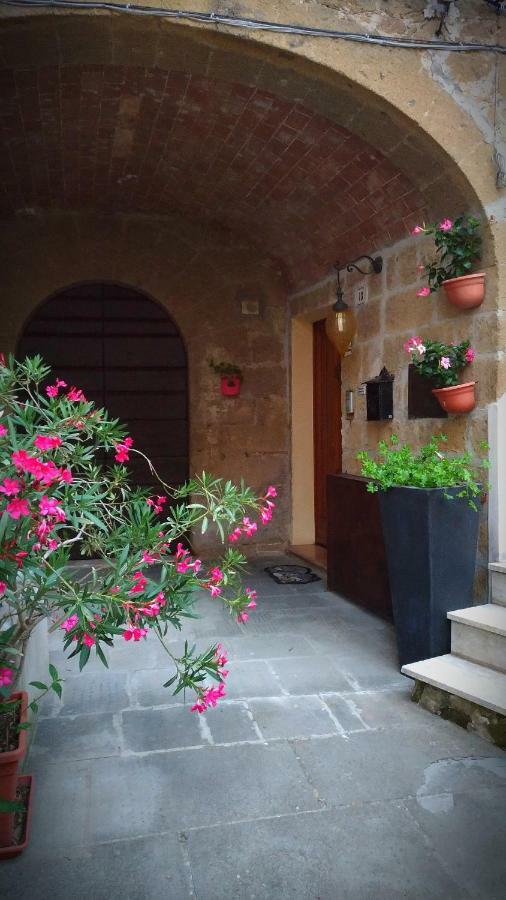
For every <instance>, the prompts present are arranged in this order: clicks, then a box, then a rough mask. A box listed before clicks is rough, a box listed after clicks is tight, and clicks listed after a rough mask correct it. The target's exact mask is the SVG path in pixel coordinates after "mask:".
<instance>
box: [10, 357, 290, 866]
mask: <svg viewBox="0 0 506 900" xmlns="http://www.w3.org/2000/svg"><path fill="white" fill-rule="evenodd" d="M49 376H50V369H49V367H48V366H46V365H45V364H44V363H43V361H42V360H41V359H40V357H34V358H33V359H26V360H24V362H22V363H21V362H16V360H14V359H13V358H12V357H10V358H9V359H8V360H7V362H5V361H4V362H3V363H1V362H0V467H1V472H2V474H1V476H0V801H1V802H0V858H2V857H4V856H7V855H13V854H14V853H19V852H20V850H21V849H23V841H22V840H21V842H18V843H16V841H12V838H13V825H14V822H13V817H14V816H15V815H16V812H15V809H14V807H13V804H14V806H15V805H16V804H17V802H18V800H17V798H16V793H18V797H19V791H21V793H22V792H23V790H24V791H25V793H26V791H27V790H28V791H29V786H28V785H25V783H24V782H23V780H22V778H21V779H20V778H19V777H18V775H17V767H18V764H19V762H20V760H21V758H22V756H23V753H24V749H25V745H26V740H25V737H24V731H23V729H24V727H25V725H26V724H27V723H26V722H25V717H26V705H27V701H26V695H24V694H22V693H21V692H19V691H16V678H17V675H18V673H19V671H20V668H21V662H22V657H23V650H24V645H25V641H26V640H27V638H28V637H29V635H30V633H31V632H32V631H33V629H34V628H35V627H36V626H37V624H38V623H39V622H40V621H42V620H44V619H46V620H49V622H50V625H51V630H53V631H56V632H57V633H58V634H60V636H61V639H62V643H63V650H64V651H66V652H67V654H68V658H69V659H71V658H74V659H75V661H76V662H77V663H78V665H79V669H83V668H84V667H85V666H86V665H87V663H88V661H89V659H90V657H92V656H94V657H96V659H97V660H99V661H100V662H101V663H102V664H103V665H105V666H107V664H108V663H107V654H108V653H109V652H110V651H112V648H113V647H114V644H115V643H116V642H118V641H119V642H120V643H121V644H123V641H125V642H126V643H127V644H128V646H129V647H130V648H131V652H132V654H133V655H134V657H135V652H136V647H137V646H138V645H139V642H142V641H144V640H148V639H151V641H155V642H158V643H159V644H160V646H161V648H162V649H163V651H164V652H165V653H166V661H167V674H166V679H167V680H166V681H165V684H164V687H166V688H168V689H171V691H172V692H173V693H174V694H178V695H179V694H180V696H181V698H183V697H187V695H188V693H190V695H192V693H193V702H192V703H191V706H190V708H191V711H193V712H196V713H202V712H204V710H206V709H207V708H208V707H214V706H216V703H217V702H218V701H219V700H220V698H221V697H223V696H224V693H225V679H226V676H227V674H228V672H227V668H226V664H227V655H226V652H225V650H224V649H223V648H222V647H221V645H220V644H213V645H212V646H210V647H208V648H207V649H202V648H200V649H198V650H197V649H196V647H195V646H192V645H191V644H189V643H188V642H186V641H184V639H183V641H182V642H181V647H180V648H178V650H177V651H175V650H174V643H173V641H174V638H175V636H176V635H175V634H172V630H173V629H175V631H176V633H177V632H179V631H181V630H182V628H183V625H184V622H185V621H186V620H188V619H194V618H196V617H197V616H196V601H197V599H198V597H199V594H201V593H202V592H203V591H204V592H206V593H208V594H209V595H210V596H211V597H213V598H215V599H216V602H217V603H219V602H221V603H223V604H224V606H225V607H226V608H227V610H228V611H229V613H230V614H231V615H232V616H233V617H234V618H235V619H236V620H237V621H238V622H241V623H244V622H246V621H247V620H248V618H249V616H250V615H251V613H252V611H253V610H254V608H255V606H256V601H255V596H256V595H255V591H253V590H251V589H250V588H247V587H246V588H245V587H243V584H242V572H243V569H244V567H245V564H246V559H245V557H244V556H243V555H242V554H241V553H240V552H239V550H238V549H237V545H238V542H239V541H240V540H242V539H244V538H250V537H252V536H253V535H254V534H255V532H256V531H257V529H259V528H261V527H262V526H263V525H266V524H267V523H268V522H269V521H270V519H271V518H272V514H273V510H274V507H275V500H274V498H275V497H276V489H275V487H274V486H272V485H271V486H270V487H268V488H267V489H266V490H265V491H263V492H262V494H261V495H260V496H258V495H257V494H256V493H254V492H253V491H252V490H251V489H250V488H248V487H246V486H245V485H244V484H242V483H241V485H240V486H236V485H234V484H232V482H230V481H224V480H222V479H220V478H214V477H213V476H211V475H209V474H208V473H205V472H204V473H202V474H201V475H199V476H196V477H194V478H193V479H192V480H191V481H189V482H188V483H187V484H185V485H183V486H182V487H179V488H171V487H170V485H167V484H165V483H164V482H163V481H162V480H161V478H160V477H159V476H158V475H157V472H156V470H155V468H154V467H153V465H152V463H151V462H150V461H149V460H147V462H148V464H149V467H150V471H151V474H152V476H153V480H154V481H155V483H156V482H158V484H157V488H156V489H154V490H153V491H152V492H150V491H148V490H141V489H139V488H134V487H132V485H131V484H130V478H129V472H128V468H127V466H128V463H129V460H130V457H131V456H133V455H134V454H141V455H142V456H143V458H144V459H147V457H145V456H144V454H142V452H141V451H140V450H138V449H137V448H136V447H134V446H133V440H132V438H131V437H129V436H128V435H127V433H126V429H125V428H124V427H123V426H122V425H121V424H120V423H119V422H118V420H117V419H111V418H110V416H109V415H108V413H107V412H106V410H104V409H100V408H98V407H96V406H95V404H94V403H93V402H92V401H89V400H88V399H87V398H86V397H85V395H84V394H83V392H82V390H80V389H79V388H77V387H74V386H70V387H69V386H68V385H67V384H66V383H65V382H64V381H63V380H62V379H60V378H57V379H53V383H49ZM196 529H199V530H200V531H201V532H202V534H204V533H205V532H207V531H215V532H216V533H217V538H218V539H219V540H221V541H222V542H223V543H224V544H225V545H226V549H225V550H224V551H223V552H222V553H221V555H220V556H219V558H218V559H215V560H214V561H213V563H210V564H204V563H203V562H202V561H201V560H199V559H196V558H195V556H194V554H193V553H191V552H190V550H188V549H187V548H186V547H185V545H184V540H185V538H186V537H187V536H188V535H189V534H192V533H195V531H196ZM73 549H74V550H75V549H77V550H78V551H79V553H80V555H81V556H82V557H88V558H90V560H93V563H91V562H90V565H89V572H88V573H87V577H86V578H84V579H83V576H82V569H81V568H78V569H76V567H75V566H74V565H73V563H72V561H71V551H72V550H73ZM97 560H98V564H97V562H96V561H97ZM49 676H50V683H48V685H46V684H44V683H43V682H32V685H33V686H34V687H35V688H36V689H37V690H38V691H40V693H41V694H44V693H46V692H47V691H49V690H52V691H54V692H55V693H56V694H57V695H58V696H60V695H61V693H62V686H61V679H60V678H59V675H58V672H57V670H56V669H55V668H54V667H53V666H50V668H49ZM48 681H49V679H48ZM37 699H39V697H38V698H37ZM63 699H65V693H64V692H63ZM29 705H31V706H32V710H33V711H34V712H36V711H37V708H36V707H37V701H32V703H31V704H29ZM2 734H7V739H6V740H5V741H3V742H2ZM9 735H10V737H9ZM2 751H3V752H5V753H6V754H7V755H6V756H5V757H4V756H3V752H2ZM2 761H4V762H6V763H7V764H8V770H7V769H6V770H5V772H3V771H2ZM4 775H5V776H6V777H5V779H4V777H3V776H4ZM23 777H24V776H23ZM26 821H28V818H27V819H26ZM25 835H26V828H25Z"/></svg>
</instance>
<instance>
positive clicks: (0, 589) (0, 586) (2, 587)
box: [0, 581, 7, 597]
mask: <svg viewBox="0 0 506 900" xmlns="http://www.w3.org/2000/svg"><path fill="white" fill-rule="evenodd" d="M6 590H7V585H6V583H5V581H0V597H3V595H4V594H5V592H6Z"/></svg>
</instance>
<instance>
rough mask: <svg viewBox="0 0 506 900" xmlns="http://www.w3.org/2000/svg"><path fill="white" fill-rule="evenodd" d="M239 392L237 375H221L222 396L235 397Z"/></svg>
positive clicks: (239, 385) (239, 386) (239, 382)
mask: <svg viewBox="0 0 506 900" xmlns="http://www.w3.org/2000/svg"><path fill="white" fill-rule="evenodd" d="M240 392H241V379H240V377H239V375H222V376H221V393H222V394H223V396H224V397H237V396H239V394H240Z"/></svg>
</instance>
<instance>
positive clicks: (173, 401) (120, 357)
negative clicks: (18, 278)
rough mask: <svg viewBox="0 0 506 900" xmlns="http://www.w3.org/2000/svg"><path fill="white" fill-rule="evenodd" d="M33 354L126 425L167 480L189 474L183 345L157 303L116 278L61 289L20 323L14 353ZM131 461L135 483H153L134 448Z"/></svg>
mask: <svg viewBox="0 0 506 900" xmlns="http://www.w3.org/2000/svg"><path fill="white" fill-rule="evenodd" d="M35 353H39V354H40V355H41V356H42V357H43V358H44V360H45V361H46V362H47V363H49V365H51V366H52V368H53V371H54V373H55V374H56V375H58V377H60V378H63V379H64V380H65V381H66V382H67V383H68V384H69V385H74V384H75V385H76V386H78V387H80V388H81V389H82V390H83V391H84V393H85V394H86V396H87V397H88V398H89V399H90V400H94V401H95V402H96V403H97V404H98V405H99V406H104V407H105V408H106V409H107V411H108V412H109V413H110V415H111V416H113V417H117V418H119V419H120V420H121V421H122V422H123V423H124V424H126V425H127V427H128V430H129V433H130V434H131V436H132V437H133V439H134V442H135V445H136V446H137V447H138V448H139V449H141V450H142V451H143V453H145V454H146V455H147V456H148V457H149V458H150V459H151V460H152V462H153V465H154V466H155V468H156V470H157V472H158V473H159V474H160V476H161V478H162V479H163V480H164V481H165V482H167V483H168V484H170V485H178V484H181V483H182V482H183V481H184V480H185V479H186V478H187V476H188V396H187V395H188V387H187V359H186V350H185V347H184V344H183V341H182V338H181V335H180V333H179V331H178V328H177V326H176V325H175V324H174V322H173V321H172V319H171V318H170V317H169V316H168V315H167V313H166V312H165V310H164V309H163V308H162V307H161V306H160V305H159V304H158V303H155V302H154V301H153V300H151V299H150V298H149V297H147V296H146V295H145V294H143V293H141V292H140V291H137V290H133V289H132V288H128V287H124V286H123V285H119V284H103V283H97V282H92V283H89V284H80V285H78V286H76V287H70V288H65V289H64V290H62V291H59V292H58V293H56V294H54V295H53V296H51V297H49V298H48V299H47V300H45V301H44V302H43V303H42V305H41V306H39V308H38V309H37V311H36V312H35V314H34V315H33V316H32V318H31V319H30V320H29V321H28V323H27V324H26V326H25V328H24V331H23V334H22V336H21V339H20V341H19V344H18V350H17V356H18V358H19V359H24V357H25V356H33V355H34V354H35ZM129 468H130V470H131V472H132V476H133V481H134V482H135V483H136V484H138V485H141V486H143V485H150V484H153V476H152V475H151V474H150V472H149V468H148V466H147V464H146V463H145V461H144V460H143V459H142V457H140V456H137V455H136V454H134V455H133V456H132V457H131V461H130V463H129Z"/></svg>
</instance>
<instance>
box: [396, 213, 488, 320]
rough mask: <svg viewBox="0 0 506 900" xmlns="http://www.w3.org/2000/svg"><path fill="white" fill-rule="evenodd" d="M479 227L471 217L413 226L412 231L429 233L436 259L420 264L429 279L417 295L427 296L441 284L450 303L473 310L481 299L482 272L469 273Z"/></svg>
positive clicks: (477, 245) (477, 247) (478, 242)
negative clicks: (431, 236)
mask: <svg viewBox="0 0 506 900" xmlns="http://www.w3.org/2000/svg"><path fill="white" fill-rule="evenodd" d="M479 226H480V220H479V219H477V218H475V217H474V216H459V217H458V218H457V219H455V221H452V220H451V219H448V218H446V219H443V220H442V222H439V223H434V224H433V225H427V226H425V225H416V226H415V228H414V229H413V231H412V234H432V235H434V244H435V246H436V256H435V259H433V260H432V261H431V262H429V263H427V264H426V265H424V266H420V267H419V269H420V271H422V272H425V274H426V275H427V276H428V281H429V284H428V285H427V286H426V287H422V288H420V289H419V290H418V291H417V295H418V296H419V297H427V296H429V294H432V293H433V292H434V291H437V290H438V288H439V287H440V286H441V285H443V287H444V289H445V291H446V296H447V297H448V300H449V301H450V303H453V304H454V306H459V307H460V308H461V309H472V308H473V307H475V306H479V305H480V304H481V303H482V302H483V298H484V296H485V273H484V272H471V269H472V268H473V265H474V263H475V262H476V260H478V259H479V258H480V246H481V237H480V236H479V234H478V233H477V231H478V228H479Z"/></svg>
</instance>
